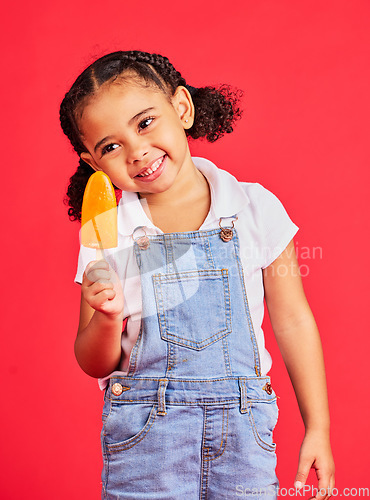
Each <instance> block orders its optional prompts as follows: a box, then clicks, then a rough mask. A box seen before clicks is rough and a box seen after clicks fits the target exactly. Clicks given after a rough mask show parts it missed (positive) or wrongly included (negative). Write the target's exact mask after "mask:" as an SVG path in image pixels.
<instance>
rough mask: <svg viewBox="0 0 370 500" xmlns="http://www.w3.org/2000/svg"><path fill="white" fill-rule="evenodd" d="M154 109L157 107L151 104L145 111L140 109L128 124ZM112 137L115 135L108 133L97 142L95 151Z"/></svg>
mask: <svg viewBox="0 0 370 500" xmlns="http://www.w3.org/2000/svg"><path fill="white" fill-rule="evenodd" d="M153 109H155V108H154V107H153V106H151V107H150V108H146V109H143V111H140V113H137V114H136V115H135V116H133V117H132V118H131V119H130V121H129V122H128V124H129V125H131V124H132V123H133V122H134V121H136V120H138V118H140V116H142V115H145V114H146V113H148V111H152V110H153ZM110 139H113V136H111V135H107V137H104V138H103V139H101V140H100V141H99V142H97V143H96V144H95V147H94V153H96V151H97V150H98V149H99V148H100V146H101V145H102V144H104V143H105V142H106V141H109V140H110Z"/></svg>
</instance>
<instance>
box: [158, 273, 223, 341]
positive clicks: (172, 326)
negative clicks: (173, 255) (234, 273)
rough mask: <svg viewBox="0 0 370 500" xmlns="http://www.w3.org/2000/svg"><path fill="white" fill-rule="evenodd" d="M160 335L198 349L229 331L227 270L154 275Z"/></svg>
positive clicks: (165, 338)
mask: <svg viewBox="0 0 370 500" xmlns="http://www.w3.org/2000/svg"><path fill="white" fill-rule="evenodd" d="M153 286H154V292H155V298H156V304H157V312H158V318H159V327H160V332H161V338H162V339H163V340H166V341H167V342H172V343H174V344H178V345H181V346H184V347H188V348H190V349H195V350H201V349H204V348H205V347H207V346H209V345H210V344H212V343H213V342H216V341H218V340H220V339H221V338H222V337H225V336H226V335H228V334H229V333H230V332H231V311H230V290H229V279H228V272H227V269H200V270H196V271H184V272H179V273H171V274H155V275H153Z"/></svg>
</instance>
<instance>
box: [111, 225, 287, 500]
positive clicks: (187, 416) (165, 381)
mask: <svg viewBox="0 0 370 500" xmlns="http://www.w3.org/2000/svg"><path fill="white" fill-rule="evenodd" d="M220 226H221V221H220ZM134 249H135V255H136V259H137V263H138V267H139V270H140V273H141V283H142V301H143V312H142V324H141V330H140V334H139V337H138V339H137V342H136V344H135V346H134V348H133V350H132V352H131V357H130V364H129V369H128V373H127V375H126V376H122V377H121V376H114V377H112V378H111V379H110V381H109V386H108V387H107V389H106V393H105V401H104V409H103V429H102V449H103V457H104V468H103V472H102V481H103V490H102V498H104V499H130V500H134V499H139V500H146V499H155V500H159V499H163V500H172V499H173V500H175V499H176V500H178V499H188V500H197V499H204V500H206V499H207V500H216V499H217V500H219V499H226V498H227V499H229V498H238V497H244V498H246V497H247V496H249V495H251V496H252V495H253V498H264V499H273V498H276V491H277V487H278V480H277V477H276V474H275V466H276V454H275V447H276V445H275V443H274V442H273V439H272V431H273V429H274V427H275V424H276V422H277V418H278V408H277V403H276V395H275V393H274V391H273V389H272V387H271V385H270V377H268V376H265V377H261V371H260V359H259V352H258V347H257V342H256V338H255V334H254V330H253V325H252V320H251V315H250V311H249V306H248V300H247V291H246V289H245V284H244V276H243V269H242V265H241V261H240V253H239V240H238V235H237V232H236V230H235V229H229V228H223V229H221V230H220V229H212V230H206V231H202V230H199V231H194V232H182V233H169V234H160V235H155V236H149V237H147V236H145V237H144V238H140V239H138V240H136V241H135V243H134Z"/></svg>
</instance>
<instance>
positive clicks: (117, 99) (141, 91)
mask: <svg viewBox="0 0 370 500" xmlns="http://www.w3.org/2000/svg"><path fill="white" fill-rule="evenodd" d="M169 104H170V100H169V98H168V97H167V95H166V94H164V92H162V91H161V90H160V89H159V88H158V87H155V86H152V85H150V86H149V85H145V83H144V82H143V84H140V83H139V84H138V83H135V82H132V81H130V80H128V81H127V80H123V81H115V82H113V83H109V84H106V85H102V86H101V87H100V88H99V90H98V91H97V92H96V93H95V94H94V95H93V96H90V97H89V99H88V100H87V101H85V102H84V104H83V107H82V108H81V110H80V114H79V117H78V122H79V125H80V126H81V127H82V128H84V124H85V125H86V123H87V122H91V121H94V122H95V121H96V120H98V121H101V120H104V119H109V118H110V117H111V116H112V115H114V114H117V113H119V114H120V115H121V116H124V117H125V118H126V119H130V118H132V117H133V116H135V115H136V114H137V113H139V112H140V111H142V110H143V109H146V108H149V107H156V108H157V107H159V108H162V107H163V106H166V105H169Z"/></svg>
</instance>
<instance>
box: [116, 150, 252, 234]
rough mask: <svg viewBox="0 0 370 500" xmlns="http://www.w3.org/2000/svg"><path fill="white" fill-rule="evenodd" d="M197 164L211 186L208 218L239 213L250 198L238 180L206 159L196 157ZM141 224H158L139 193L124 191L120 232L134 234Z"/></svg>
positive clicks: (120, 215) (151, 226)
mask: <svg viewBox="0 0 370 500" xmlns="http://www.w3.org/2000/svg"><path fill="white" fill-rule="evenodd" d="M192 160H193V162H194V164H195V166H196V167H197V168H198V170H200V171H201V172H202V174H203V175H204V176H205V177H206V179H207V181H208V184H209V186H210V189H211V209H210V214H209V215H208V217H207V220H208V221H209V218H210V217H211V218H214V219H215V220H219V219H220V218H228V217H233V216H234V215H237V214H238V213H239V212H240V211H241V210H243V208H244V207H245V205H247V204H248V203H249V202H250V201H249V198H248V196H247V195H246V193H245V192H244V190H243V189H242V187H241V186H240V184H239V182H238V181H237V179H236V178H235V177H234V176H233V175H231V174H229V173H228V172H226V171H225V170H221V169H220V168H217V167H216V165H215V164H214V163H212V162H211V161H209V160H206V159H205V158H199V157H193V158H192ZM138 227H146V228H148V229H153V232H154V233H155V232H157V231H156V227H155V226H154V224H153V223H152V222H151V220H150V219H149V218H148V216H147V215H146V213H145V211H144V209H143V207H142V205H141V203H140V199H139V196H138V194H137V193H132V192H128V191H123V192H122V198H121V200H120V202H119V210H118V232H119V233H120V234H122V235H126V236H127V235H131V234H133V232H134V230H135V229H136V228H138Z"/></svg>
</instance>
